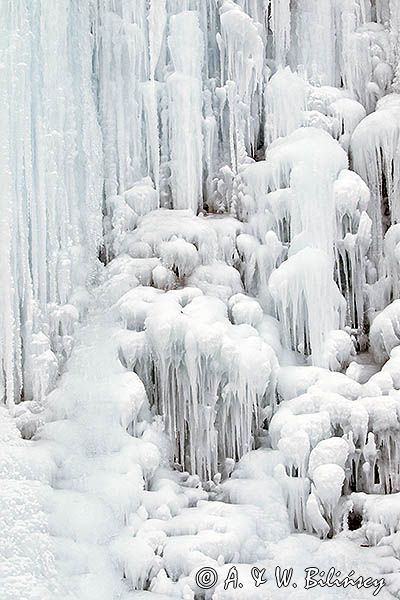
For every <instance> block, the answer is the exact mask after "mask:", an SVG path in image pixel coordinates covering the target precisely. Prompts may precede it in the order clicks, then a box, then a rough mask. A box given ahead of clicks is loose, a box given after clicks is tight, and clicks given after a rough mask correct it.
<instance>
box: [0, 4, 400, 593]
mask: <svg viewBox="0 0 400 600" xmlns="http://www.w3.org/2000/svg"><path fill="white" fill-rule="evenodd" d="M0 11H1V13H0V17H1V19H0V23H1V27H2V31H1V33H2V35H1V40H0V49H1V50H0V51H1V64H2V68H1V69H0V83H1V96H0V102H1V106H0V131H1V133H2V140H3V141H2V145H1V148H0V171H1V173H2V183H3V186H2V188H3V189H4V193H3V194H2V203H3V204H2V207H3V210H2V211H1V217H0V244H1V252H0V283H1V288H2V295H1V300H0V302H1V311H0V341H1V344H0V361H1V369H0V393H1V396H2V397H4V399H5V400H7V401H8V402H9V403H10V404H13V403H14V402H15V401H18V400H19V399H21V398H23V399H27V400H31V399H34V400H39V401H41V400H42V399H43V398H44V396H46V394H47V393H48V391H49V390H50V388H51V386H52V385H54V382H55V380H56V377H57V375H58V373H59V372H60V367H61V366H62V364H63V361H65V360H66V359H67V358H68V356H69V354H70V352H71V348H72V345H73V340H74V329H75V327H76V325H77V324H78V323H79V322H82V321H83V320H84V319H85V315H86V313H87V312H88V310H92V308H91V307H90V294H88V289H90V284H91V283H93V282H96V283H99V282H100V283H101V285H100V287H99V288H98V295H97V296H96V298H97V300H99V304H100V308H102V307H103V308H104V307H106V308H107V310H108V309H109V308H110V307H111V313H112V316H113V318H114V319H115V320H116V321H117V322H119V325H120V328H121V330H123V331H121V332H120V335H119V338H118V348H119V359H120V361H121V362H122V363H123V366H124V368H126V369H129V370H134V371H135V372H136V373H137V375H138V376H139V377H140V378H141V379H142V382H143V384H144V386H145V388H146V391H147V395H148V398H149V402H150V405H151V410H152V413H150V412H149V414H148V415H147V419H148V420H150V421H151V420H152V418H153V417H161V418H162V419H163V420H164V424H165V427H166V431H167V433H168V436H169V438H170V439H171V440H173V443H172V451H171V452H170V453H169V455H168V460H170V462H171V463H172V462H174V463H175V465H176V466H177V467H179V468H180V469H183V470H188V471H190V472H191V473H192V474H194V473H197V474H199V475H200V476H201V477H202V478H203V479H205V480H212V479H213V483H212V484H210V485H211V488H210V489H211V490H212V493H215V494H217V493H220V490H218V489H217V491H216V488H218V486H219V483H220V482H221V480H222V479H223V478H226V479H228V478H229V475H230V474H231V471H232V468H233V463H234V461H236V460H238V459H240V458H241V457H242V456H243V455H246V454H247V453H250V452H251V451H252V450H253V449H254V448H257V447H258V446H262V447H268V448H269V446H271V448H272V449H271V448H269V450H271V452H273V453H275V454H274V456H275V457H277V456H278V457H279V461H278V463H277V464H276V465H274V468H271V473H270V474H269V476H270V477H271V478H273V479H274V481H275V483H276V485H278V486H279V489H280V490H281V492H282V498H283V500H284V502H285V504H286V509H287V512H288V521H289V522H290V525H291V527H292V528H293V529H297V530H307V531H309V532H314V533H317V534H318V535H320V536H321V537H327V536H329V535H332V534H333V533H335V532H336V531H339V530H340V529H341V528H343V527H345V523H346V519H347V516H348V514H349V512H350V508H349V507H350V504H349V503H348V502H350V500H349V498H348V496H349V494H350V492H352V491H355V492H356V493H368V494H372V493H377V494H378V493H382V494H387V493H391V492H393V491H398V489H399V486H400V482H399V477H398V472H399V463H400V458H399V453H398V448H397V441H396V435H397V433H398V428H399V425H398V422H399V414H400V413H399V406H398V391H399V388H400V383H399V381H398V375H397V370H398V365H397V363H398V357H397V346H398V343H399V340H400V326H399V322H400V318H399V307H398V302H399V299H398V298H399V294H400V289H399V284H398V279H399V274H400V250H399V243H400V242H399V240H400V237H399V231H398V226H399V225H398V220H399V211H400V209H399V197H398V187H399V173H400V166H399V127H398V121H399V118H398V117H399V106H400V104H399V95H398V92H399V89H398V86H399V50H398V48H399V40H398V36H399V28H400V24H399V23H400V21H399V10H398V7H397V3H396V2H395V0H379V1H378V0H377V1H376V2H372V1H369V0H355V1H354V0H335V1H333V0H332V1H326V2H325V1H324V2H322V1H317V0H298V1H297V2H291V3H290V2H288V1H287V0H271V1H261V0H260V1H257V0H237V1H234V0H220V1H218V2H214V1H213V0H204V1H203V0H137V1H135V2H131V1H128V0H99V1H98V2H92V1H90V2H87V3H86V2H84V3H82V2H78V1H77V0H70V1H69V2H65V3H61V4H60V5H58V4H57V5H55V4H54V3H53V4H51V3H48V2H44V1H42V2H41V1H40V0H35V1H34V2H20V3H17V4H15V3H14V4H13V5H11V4H10V3H8V4H7V3H3V5H2V6H1V7H0ZM102 219H103V223H102V222H101V221H102ZM102 224H103V237H102V230H101V226H102ZM100 247H102V252H101V256H102V258H103V259H104V260H105V262H107V263H108V267H107V269H108V270H107V273H108V274H109V275H110V278H109V279H107V277H106V278H104V272H103V271H102V269H101V268H99V264H98V261H97V254H98V250H99V248H100ZM97 300H96V301H97ZM102 303H103V304H102ZM94 337H95V336H94ZM357 353H358V354H357ZM382 365H383V367H382ZM380 367H382V370H379V369H380ZM277 381H278V385H277V386H276V382H277ZM278 405H279V406H278ZM129 433H130V434H132V435H133V434H135V435H140V432H137V431H133V430H132V431H130V432H129ZM277 453H279V454H277ZM168 460H167V461H166V462H168ZM275 467H276V468H275ZM274 485H275V484H274ZM227 487H228V486H227ZM232 487H235V486H232ZM232 494H233V496H234V491H232ZM233 496H232V497H233ZM352 501H353V504H354V506H355V505H356V500H354V499H353V500H352ZM161 512H162V511H161ZM369 513H371V515H372V516H371V519H373V518H374V515H373V514H372V513H373V511H372V510H371V511H369ZM157 514H158V513H157ZM140 585H141V584H140Z"/></svg>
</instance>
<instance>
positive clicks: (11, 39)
mask: <svg viewBox="0 0 400 600" xmlns="http://www.w3.org/2000/svg"><path fill="white" fill-rule="evenodd" d="M91 8H92V7H91V5H90V4H89V3H84V4H82V5H81V4H78V3H77V2H67V3H62V4H60V5H59V4H54V3H48V2H40V1H34V2H24V1H22V2H17V3H7V2H6V3H2V5H1V7H0V27H1V42H0V55H1V58H0V62H1V65H2V66H1V69H0V79H1V84H0V85H1V98H0V102H1V106H0V119H1V126H0V127H1V138H2V140H3V141H2V144H1V148H0V163H1V165H0V170H1V173H2V175H1V177H2V185H1V187H2V194H1V202H2V209H1V220H0V228H1V233H0V240H1V241H0V244H1V251H0V257H1V258H0V262H1V267H0V287H1V290H2V292H1V298H0V313H1V317H0V341H1V343H0V396H1V398H2V399H3V400H5V399H6V400H7V402H9V403H11V404H12V403H13V402H14V401H19V399H20V398H23V399H31V398H32V397H33V396H35V397H40V396H43V394H45V393H46V391H48V389H49V386H50V385H51V381H52V379H54V376H55V374H56V373H57V370H58V362H59V360H60V359H61V358H62V354H63V353H64V354H66V353H68V339H64V342H65V344H64V347H63V343H62V339H61V338H63V337H65V336H67V338H68V336H69V334H70V333H71V331H70V329H71V327H72V324H73V321H74V317H75V314H77V313H78V309H77V308H73V307H72V306H71V304H70V303H71V302H72V303H75V304H77V305H78V304H79V299H78V296H79V288H82V289H83V288H84V287H85V285H86V283H87V281H88V277H89V276H90V274H91V273H92V271H93V268H94V267H95V263H96V255H97V248H98V246H99V244H100V242H101V208H100V207H101V194H102V151H101V134H100V129H99V125H98V120H97V111H96V104H95V101H94V95H93V89H92V77H93V72H92V54H93V35H92V33H91V19H92V15H91ZM84 293H86V292H84ZM81 300H82V298H81ZM76 318H77V317H76ZM57 346H58V347H57Z"/></svg>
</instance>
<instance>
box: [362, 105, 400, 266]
mask: <svg viewBox="0 0 400 600" xmlns="http://www.w3.org/2000/svg"><path fill="white" fill-rule="evenodd" d="M399 114H400V97H399V96H398V95H397V94H389V95H388V96H385V97H384V98H382V99H381V100H380V101H379V102H378V105H377V110H376V111H375V112H374V113H372V114H371V115H368V117H367V118H365V119H363V120H362V121H361V123H360V124H359V125H358V126H357V128H356V130H355V131H354V134H353V137H352V141H351V154H352V160H353V165H354V169H355V170H356V171H357V172H358V173H359V174H360V175H361V177H363V179H364V181H366V183H367V184H368V186H369V188H370V190H371V194H372V198H373V202H372V203H371V205H370V214H371V218H372V223H373V242H372V245H373V256H374V260H375V263H376V264H377V266H378V267H380V274H381V273H382V269H381V267H382V261H381V257H382V251H383V234H384V233H385V232H386V230H387V229H388V227H389V226H390V225H391V224H393V223H396V222H397V221H398V219H399V217H400V215H399V212H400V208H399V207H400V200H399V197H398V189H399V181H400V179H399V178H400V163H399V159H398V150H399V139H400V138H399V133H400V129H399V126H398V123H397V122H398V119H399Z"/></svg>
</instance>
